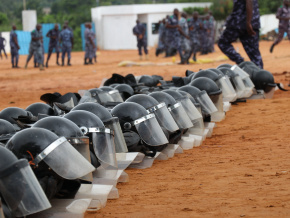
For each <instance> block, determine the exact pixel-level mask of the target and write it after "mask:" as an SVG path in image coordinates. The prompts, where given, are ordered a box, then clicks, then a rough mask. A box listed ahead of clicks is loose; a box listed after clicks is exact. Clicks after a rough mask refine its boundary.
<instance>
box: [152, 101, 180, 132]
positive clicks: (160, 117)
mask: <svg viewBox="0 0 290 218" xmlns="http://www.w3.org/2000/svg"><path fill="white" fill-rule="evenodd" d="M147 112H148V113H150V114H152V113H154V114H155V117H156V119H157V121H158V123H159V124H160V126H162V127H163V128H165V129H166V130H168V131H169V132H175V131H177V130H178V129H179V127H178V126H177V124H176V122H175V121H174V119H173V117H172V115H171V114H170V112H169V110H168V108H167V107H166V104H165V103H164V102H162V103H160V104H158V105H156V106H154V107H151V108H149V109H148V110H147Z"/></svg>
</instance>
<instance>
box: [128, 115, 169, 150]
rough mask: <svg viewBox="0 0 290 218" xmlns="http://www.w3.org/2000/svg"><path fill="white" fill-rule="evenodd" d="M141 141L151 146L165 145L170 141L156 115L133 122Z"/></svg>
mask: <svg viewBox="0 0 290 218" xmlns="http://www.w3.org/2000/svg"><path fill="white" fill-rule="evenodd" d="M133 125H134V126H135V128H136V130H137V132H138V134H139V136H140V137H141V139H142V140H143V141H144V142H145V143H146V144H147V145H150V146H159V145H165V144H167V143H168V140H167V138H166V136H165V134H164V132H163V130H162V128H161V127H160V125H159V123H158V122H157V119H156V118H155V115H154V114H148V115H146V116H144V117H141V118H139V119H137V120H135V121H134V122H133Z"/></svg>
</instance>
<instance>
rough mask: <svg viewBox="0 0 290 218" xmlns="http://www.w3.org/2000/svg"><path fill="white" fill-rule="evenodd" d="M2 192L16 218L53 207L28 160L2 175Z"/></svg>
mask: <svg viewBox="0 0 290 218" xmlns="http://www.w3.org/2000/svg"><path fill="white" fill-rule="evenodd" d="M0 178H1V179H0V192H1V194H2V196H3V198H4V200H5V201H6V203H7V205H8V207H9V209H10V210H11V211H13V213H15V216H16V217H23V216H27V215H30V214H33V213H37V212H40V211H43V210H46V209H48V208H50V207H51V205H50V203H49V201H48V199H47V197H46V195H45V193H44V191H43V190H42V188H41V186H40V184H39V182H38V180H37V179H36V177H35V175H34V173H33V171H32V169H31V167H30V166H29V164H28V161H27V160H24V159H22V160H19V161H17V162H16V163H14V164H12V165H11V166H9V167H8V168H6V170H4V171H2V172H1V175H0Z"/></svg>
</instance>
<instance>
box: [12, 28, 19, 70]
mask: <svg viewBox="0 0 290 218" xmlns="http://www.w3.org/2000/svg"><path fill="white" fill-rule="evenodd" d="M13 38H16V41H17V34H16V33H15V31H14V30H11V32H10V52H11V63H12V67H14V66H18V60H19V54H18V47H17V45H16V44H15V42H14V40H13Z"/></svg>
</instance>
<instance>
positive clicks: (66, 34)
mask: <svg viewBox="0 0 290 218" xmlns="http://www.w3.org/2000/svg"><path fill="white" fill-rule="evenodd" d="M59 42H60V43H62V46H61V50H62V56H61V62H62V64H61V65H62V66H64V58H65V54H66V53H67V65H68V66H71V63H70V60H71V50H72V48H73V33H72V31H70V30H69V29H68V26H67V25H64V26H63V30H62V31H61V32H60V34H59Z"/></svg>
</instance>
